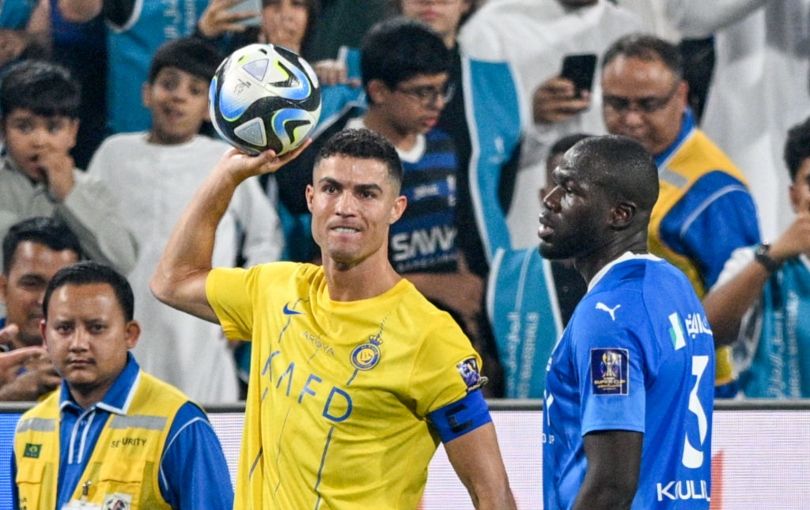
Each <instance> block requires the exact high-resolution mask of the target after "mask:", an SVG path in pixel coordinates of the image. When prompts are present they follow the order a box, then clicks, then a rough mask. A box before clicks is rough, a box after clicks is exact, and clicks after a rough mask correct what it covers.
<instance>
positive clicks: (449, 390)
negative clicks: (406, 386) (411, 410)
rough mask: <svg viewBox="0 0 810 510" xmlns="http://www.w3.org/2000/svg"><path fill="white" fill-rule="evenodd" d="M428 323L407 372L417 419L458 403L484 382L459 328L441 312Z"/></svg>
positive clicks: (471, 351)
mask: <svg viewBox="0 0 810 510" xmlns="http://www.w3.org/2000/svg"><path fill="white" fill-rule="evenodd" d="M432 319H433V320H431V321H430V322H431V323H432V324H434V327H433V328H430V330H429V331H428V332H427V334H426V336H425V338H424V339H423V342H422V345H421V347H420V349H419V352H418V353H417V355H416V359H415V361H414V365H413V368H412V371H411V377H410V386H411V391H410V393H411V395H412V396H413V397H414V399H415V402H416V411H417V414H418V415H419V416H427V415H428V414H429V413H431V412H433V411H435V410H437V409H441V408H442V407H444V406H446V405H448V404H451V403H453V402H456V401H457V400H461V399H462V398H464V397H465V396H466V395H467V393H468V392H470V391H473V390H476V389H478V388H480V387H481V385H482V384H483V383H484V382H485V381H486V380H485V379H482V378H481V356H479V355H478V353H477V352H475V349H473V347H472V344H471V343H470V340H469V339H468V338H467V337H466V336H465V335H464V333H463V332H462V331H461V328H460V327H459V326H458V325H457V324H456V323H455V322H454V321H453V320H452V319H451V318H450V316H449V315H447V314H446V313H444V312H440V314H439V315H438V317H436V318H435V319H434V318H432Z"/></svg>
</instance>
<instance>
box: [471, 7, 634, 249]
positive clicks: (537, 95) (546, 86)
mask: <svg viewBox="0 0 810 510" xmlns="http://www.w3.org/2000/svg"><path fill="white" fill-rule="evenodd" d="M640 29H641V20H640V19H639V18H638V17H637V16H636V15H635V14H633V13H632V12H630V11H629V10H627V9H626V8H623V7H619V6H617V5H615V4H614V3H612V2H609V1H608V0H549V1H545V2H538V1H537V0H503V1H500V2H488V3H487V4H485V5H484V6H483V7H481V9H479V10H478V11H477V12H476V13H475V14H474V15H473V16H472V17H471V18H470V20H469V21H468V22H467V23H466V24H465V25H464V27H463V29H462V30H461V33H460V35H459V42H460V45H461V48H462V49H463V50H464V51H465V52H466V53H467V54H469V55H470V56H471V57H473V58H478V59H482V60H499V61H507V62H509V63H510V64H511V66H512V68H513V69H514V71H515V75H516V78H517V81H518V85H519V87H520V90H521V92H522V95H523V97H524V98H526V101H525V103H524V105H523V108H524V110H525V112H524V115H525V116H526V118H527V119H530V122H529V123H528V124H529V126H528V129H527V133H526V136H525V138H524V142H523V149H522V153H521V159H520V165H519V168H520V171H519V172H518V174H517V183H516V186H515V196H514V198H513V200H512V204H511V207H510V208H509V217H508V225H509V231H510V234H511V237H512V239H513V241H514V242H515V247H516V248H528V247H530V246H531V244H532V241H531V240H532V239H533V238H534V235H535V231H536V229H537V226H536V225H535V222H534V221H533V219H534V218H537V214H539V212H540V211H539V204H538V203H537V196H536V190H537V189H538V188H541V187H543V186H544V185H545V182H544V175H545V172H544V168H545V161H546V158H547V157H548V152H549V149H550V147H551V146H552V145H553V144H554V142H555V141H556V140H558V139H560V138H562V137H563V136H565V135H569V134H573V133H583V132H587V133H594V134H601V133H604V132H605V128H604V124H603V123H602V119H601V118H600V116H599V107H598V106H599V105H598V101H599V93H598V84H597V85H596V87H597V90H595V91H593V92H588V91H587V90H584V89H582V88H579V89H578V88H577V87H576V86H575V84H574V82H573V81H572V80H571V75H570V74H569V75H568V76H566V74H565V73H563V69H564V67H565V64H564V63H565V61H566V60H565V59H566V57H568V56H571V55H582V54H589V53H590V54H596V55H599V54H601V53H602V51H603V50H604V49H605V48H606V47H607V46H608V45H609V44H610V43H611V42H613V41H614V40H615V39H617V38H619V37H621V36H622V35H625V34H627V33H630V32H633V31H637V30H640ZM569 61H570V59H569ZM569 65H570V64H569ZM595 67H596V69H597V70H598V65H597V66H595ZM569 69H570V68H569ZM580 69H582V70H588V69H585V68H582V67H580ZM591 76H592V74H591Z"/></svg>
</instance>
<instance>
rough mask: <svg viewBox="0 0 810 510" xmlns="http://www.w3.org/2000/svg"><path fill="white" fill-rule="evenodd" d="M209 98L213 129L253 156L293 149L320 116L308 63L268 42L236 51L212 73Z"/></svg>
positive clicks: (317, 92)
mask: <svg viewBox="0 0 810 510" xmlns="http://www.w3.org/2000/svg"><path fill="white" fill-rule="evenodd" d="M208 98H209V106H208V108H209V111H210V114H211V122H212V123H213V124H214V128H216V130H217V132H219V134H220V135H222V137H223V138H225V140H227V141H228V142H230V143H231V144H232V145H234V146H235V147H237V148H238V149H240V150H242V151H243V152H246V153H248V154H252V155H256V154H259V153H261V152H263V151H265V150H267V149H273V150H274V151H275V152H276V154H278V155H281V154H284V153H285V152H289V151H291V150H293V149H295V148H296V147H298V146H299V145H301V144H302V143H303V142H304V140H305V139H306V137H307V135H309V133H310V132H311V131H312V130H313V129H314V128H315V125H316V124H317V123H318V118H319V117H320V115H321V90H320V87H319V86H318V78H317V77H316V76H315V72H314V71H313V70H312V67H310V65H309V64H308V63H307V61H306V60H304V59H303V58H301V57H299V56H298V55H296V54H295V53H293V52H292V51H290V50H288V49H286V48H282V47H281V46H273V45H272V44H251V45H248V46H245V47H243V48H240V49H238V50H236V51H234V52H233V53H232V54H231V55H230V56H229V57H228V58H226V59H225V60H224V61H223V62H222V63H221V64H220V65H219V68H217V71H216V72H215V73H214V78H213V79H212V80H211V87H210V88H209V90H208Z"/></svg>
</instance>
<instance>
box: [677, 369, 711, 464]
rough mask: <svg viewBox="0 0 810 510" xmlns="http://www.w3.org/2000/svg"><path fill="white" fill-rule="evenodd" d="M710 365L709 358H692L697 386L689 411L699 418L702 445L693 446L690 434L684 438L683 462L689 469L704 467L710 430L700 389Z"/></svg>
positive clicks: (692, 395) (694, 387) (690, 394)
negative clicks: (704, 452)
mask: <svg viewBox="0 0 810 510" xmlns="http://www.w3.org/2000/svg"><path fill="white" fill-rule="evenodd" d="M708 365H709V357H708V356H692V375H694V376H696V378H695V385H694V386H693V387H692V391H691V392H690V393H689V411H691V412H692V413H693V414H694V415H695V417H697V425H698V436H699V437H700V444H699V445H698V447H697V448H695V447H694V446H692V443H690V442H689V437H688V434H687V435H685V436H684V438H683V457H682V459H681V462H682V463H683V465H684V466H686V467H688V468H692V469H695V468H699V467H701V466H702V465H703V444H704V442H705V440H706V433H707V432H708V430H709V423H708V420H707V419H706V411H705V410H704V409H703V406H702V405H701V403H700V399H699V398H698V388H700V380H701V378H702V377H703V373H704V372H705V371H706V367H707V366H708Z"/></svg>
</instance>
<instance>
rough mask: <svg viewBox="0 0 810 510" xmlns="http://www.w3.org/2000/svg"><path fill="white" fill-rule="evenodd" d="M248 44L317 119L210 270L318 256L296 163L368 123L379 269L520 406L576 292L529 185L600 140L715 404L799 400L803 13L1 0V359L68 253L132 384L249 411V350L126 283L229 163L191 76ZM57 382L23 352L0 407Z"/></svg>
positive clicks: (809, 39) (807, 365)
mask: <svg viewBox="0 0 810 510" xmlns="http://www.w3.org/2000/svg"><path fill="white" fill-rule="evenodd" d="M252 42H267V43H272V44H276V45H280V46H284V47H286V48H289V49H291V50H293V51H295V52H297V53H299V54H300V55H302V56H303V57H304V58H306V59H307V60H308V61H309V62H310V63H311V64H312V66H313V68H314V69H315V72H316V73H317V75H318V77H319V79H320V82H321V86H322V91H321V92H322V95H323V113H322V116H321V122H320V125H319V127H318V129H317V130H316V131H315V134H314V135H313V139H314V143H313V145H312V146H311V147H310V148H309V149H308V150H307V151H306V152H305V153H304V154H303V155H302V157H301V158H299V159H298V160H295V161H294V162H293V163H292V165H293V166H295V168H289V169H288V168H284V169H282V170H281V171H279V172H278V174H276V175H274V176H272V177H270V178H264V179H262V180H259V179H255V180H253V181H248V182H246V183H244V184H243V185H242V186H241V187H240V189H239V191H238V192H237V196H236V198H235V200H234V202H233V203H232V204H231V209H230V210H229V212H228V214H227V215H226V219H225V220H223V222H222V224H221V225H220V226H219V230H218V232H217V246H216V250H215V253H214V263H215V265H220V266H223V265H225V266H237V265H245V266H248V265H252V264H256V263H261V262H269V261H274V260H295V261H311V262H316V263H317V255H316V253H317V250H315V249H314V246H313V241H312V238H311V236H310V233H309V227H308V212H307V210H306V204H305V203H304V201H303V199H304V193H303V190H304V187H305V186H306V184H307V182H308V179H309V177H310V169H311V161H312V157H314V151H315V150H316V148H317V146H318V144H319V142H320V143H322V142H323V140H324V139H325V137H326V136H328V134H330V133H332V132H334V131H335V130H339V129H344V128H347V127H348V128H351V127H367V128H368V129H371V130H374V131H377V132H379V133H380V134H382V135H383V136H385V137H386V138H388V139H389V140H390V141H391V142H392V143H393V144H394V146H395V147H396V148H397V150H398V152H399V154H400V158H401V159H402V161H403V165H404V167H405V182H404V187H403V193H404V194H406V195H407V196H408V199H409V209H408V211H407V212H406V215H405V217H403V219H402V220H401V221H400V223H398V224H397V225H395V226H394V227H393V230H392V234H391V239H390V249H389V251H390V256H391V258H392V262H393V263H394V266H395V267H396V268H397V270H398V271H399V272H400V273H401V274H403V275H404V276H405V277H406V278H409V279H410V280H411V281H412V282H413V283H414V284H415V285H416V286H417V288H419V290H420V291H422V293H424V294H425V295H426V296H427V297H428V298H430V299H431V300H432V301H434V302H435V303H436V304H437V306H439V307H440V308H443V309H445V310H446V311H448V312H449V313H450V314H451V315H453V316H454V318H456V320H457V321H458V322H459V324H461V325H462V327H463V328H464V329H465V331H466V332H467V334H468V335H469V336H470V338H471V340H472V341H473V344H474V345H475V346H476V348H477V349H478V350H479V352H481V353H482V355H483V357H484V372H485V373H486V374H487V375H488V376H489V378H490V381H491V382H490V385H489V386H488V387H487V388H486V391H487V392H488V395H489V396H491V397H508V398H540V397H541V396H542V393H543V385H544V382H543V379H544V372H545V366H546V361H547V359H548V355H549V353H550V351H551V349H552V347H553V346H554V344H555V342H556V340H557V339H558V338H559V336H560V333H561V331H562V328H563V327H564V325H565V324H566V322H567V321H568V319H569V318H570V316H571V314H572V313H573V310H574V307H575V306H576V304H577V302H578V301H579V299H580V298H581V297H582V296H583V295H584V293H585V292H586V291H587V287H586V282H583V281H581V278H580V277H579V275H578V274H577V272H576V271H575V270H574V269H573V268H572V267H570V265H569V264H566V263H565V262H554V263H551V262H549V261H546V260H543V259H542V258H541V257H540V255H539V253H538V252H537V249H536V246H537V226H538V224H537V216H538V213H539V210H540V205H541V203H542V200H543V197H544V196H545V194H546V193H547V192H548V191H550V190H551V189H553V188H554V187H555V186H563V187H564V186H565V183H560V182H553V181H552V179H551V177H550V172H551V170H553V168H554V167H555V166H556V165H557V163H558V161H559V159H560V157H561V155H562V154H563V153H564V152H565V151H566V150H567V149H568V148H570V147H571V146H572V145H573V144H574V143H576V142H577V141H579V140H581V139H582V138H583V137H587V136H591V135H600V134H606V133H613V134H621V135H625V136H628V137H630V138H633V139H635V140H637V141H638V142H640V143H641V144H642V145H643V146H644V147H645V149H647V150H648V151H649V153H650V154H651V156H653V158H654V159H655V162H656V164H657V165H658V168H659V176H660V186H661V188H660V189H661V192H660V196H659V201H658V203H657V204H656V208H655V210H654V212H653V218H652V221H651V226H650V248H651V250H652V251H653V252H654V253H655V254H657V255H658V256H660V257H662V258H666V259H667V260H669V261H671V262H672V263H673V264H675V265H676V266H677V267H679V268H680V269H682V270H683V271H684V272H685V273H686V274H687V276H689V278H690V280H691V281H692V283H693V285H694V287H695V289H696V291H697V292H698V295H699V296H701V297H702V298H703V300H704V306H705V308H706V315H707V317H708V323H702V322H701V323H700V324H694V325H692V327H694V328H696V330H697V329H699V328H710V329H712V330H713V331H714V335H715V341H716V344H717V356H718V358H717V359H718V363H717V365H718V370H717V374H716V384H717V386H716V388H717V395H718V396H721V397H735V398H746V397H747V398H803V397H810V310H805V309H806V308H808V307H810V260H808V258H807V257H808V254H810V122H808V120H806V119H807V118H808V116H810V0H783V1H780V2H773V1H771V2H769V1H767V0H715V1H712V2H705V1H697V0H486V1H480V0H479V1H476V0H363V1H357V0H255V1H253V0H247V1H246V0H5V1H3V2H0V116H2V117H0V128H2V138H3V155H2V161H0V164H2V168H0V237H2V238H3V255H2V256H3V259H2V264H3V265H2V275H0V301H2V307H1V308H0V317H4V318H3V319H2V323H0V328H2V329H0V346H2V347H3V350H7V351H8V350H16V349H24V348H30V347H36V346H38V345H40V344H41V342H42V337H41V333H40V332H39V320H40V319H41V317H42V312H41V299H42V293H43V292H44V289H45V284H46V283H47V281H48V279H49V278H50V277H51V276H52V275H53V274H54V273H55V272H56V271H57V270H58V269H60V268H61V267H63V266H64V265H67V264H70V263H72V262H74V261H75V260H78V259H79V258H90V259H95V260H99V261H102V262H105V263H108V264H110V265H112V266H113V267H115V268H116V269H118V270H120V271H121V272H123V273H125V274H127V275H128V278H129V280H130V282H131V284H132V286H133V288H134V291H135V294H136V302H137V303H138V306H137V307H136V309H135V316H136V319H138V320H139V322H140V323H141V325H142V327H143V334H142V340H141V341H140V343H139V344H138V345H137V347H136V348H135V350H134V352H135V354H136V356H137V358H138V360H139V361H140V363H141V365H142V367H143V368H144V370H146V371H147V372H150V373H152V374H154V375H156V376H158V377H159V378H161V379H163V380H165V381H167V382H170V383H172V384H174V385H176V386H177V387H179V388H180V389H181V390H183V391H184V392H185V393H187V394H188V395H189V396H191V397H192V398H193V399H195V400H197V401H199V402H203V403H227V402H234V401H237V400H238V399H240V398H243V397H244V395H245V389H246V388H245V382H244V381H246V380H247V377H246V374H245V373H244V371H245V370H247V367H248V366H249V363H248V358H249V356H250V353H249V344H247V343H235V344H229V343H228V342H226V340H225V339H224V337H223V336H222V334H221V332H220V330H219V328H218V327H216V326H214V325H211V324H208V323H205V322H203V321H201V320H198V319H195V318H193V317H191V316H188V315H185V314H182V313H180V312H177V311H174V310H171V309H169V308H168V307H167V306H166V305H163V304H161V303H159V302H158V301H157V300H156V299H155V298H154V297H152V295H151V293H150V292H149V289H148V280H149V276H150V275H151V273H152V271H153V270H154V267H155V265H156V263H157V260H158V257H159V255H160V253H161V251H162V249H163V246H164V244H165V242H166V240H167V239H168V236H169V233H170V232H171V228H172V227H173V225H174V223H175V221H176V220H177V219H178V218H179V216H180V214H181V212H182V210H183V208H184V207H185V205H186V204H187V203H188V202H189V200H190V199H191V197H192V195H193V193H194V190H195V189H196V188H197V186H198V185H199V184H200V183H201V182H202V180H203V178H204V177H205V175H206V173H207V171H208V170H209V169H210V168H212V167H213V165H214V164H215V163H216V161H218V159H219V157H220V156H221V155H222V153H223V152H224V151H225V150H226V149H227V147H228V146H227V144H225V143H224V142H223V141H221V140H220V139H218V138H217V135H216V133H215V132H214V130H213V129H212V127H211V124H210V122H209V119H208V85H209V82H210V80H211V77H212V76H213V75H214V72H215V70H216V68H217V66H218V65H219V63H220V62H221V60H222V59H223V58H224V57H225V56H227V55H228V54H229V53H230V52H231V51H233V50H234V49H236V48H239V47H241V46H244V45H246V44H249V43H252ZM661 292H666V289H661ZM697 321H698V322H700V319H699V318H698V319H697ZM687 333H688V332H687ZM32 352H33V351H32ZM58 383H59V378H58V375H57V374H56V373H55V371H54V369H53V365H52V364H51V363H49V361H48V360H47V359H45V358H44V357H43V356H42V352H39V351H36V352H35V353H34V354H32V356H31V357H30V358H28V359H26V360H23V361H20V362H19V363H17V364H15V365H13V366H10V367H8V368H4V370H3V371H2V373H0V399H2V400H35V399H36V398H37V397H39V396H40V395H42V394H43V393H45V392H47V391H49V390H51V389H53V388H55V387H56V385H57V384H58Z"/></svg>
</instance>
